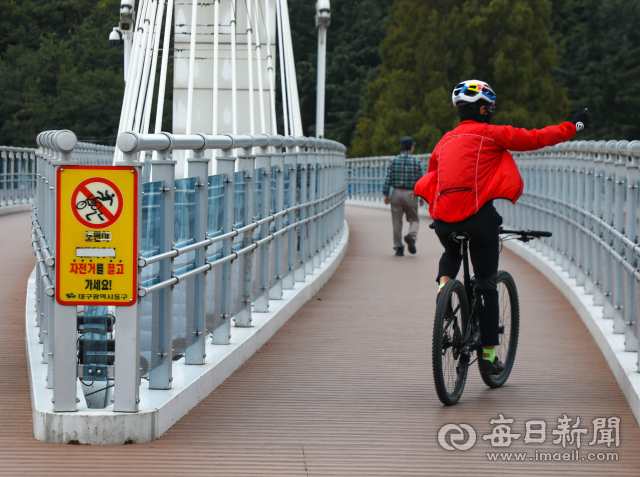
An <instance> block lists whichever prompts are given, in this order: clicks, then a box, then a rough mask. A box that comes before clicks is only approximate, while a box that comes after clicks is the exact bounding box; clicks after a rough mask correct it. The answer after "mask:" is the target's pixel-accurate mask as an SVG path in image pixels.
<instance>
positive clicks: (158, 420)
mask: <svg viewBox="0 0 640 477" xmlns="http://www.w3.org/2000/svg"><path fill="white" fill-rule="evenodd" d="M348 242H349V227H348V225H347V223H346V221H345V222H344V229H343V234H342V237H341V239H340V240H339V243H338V246H337V247H336V249H335V250H334V251H333V252H332V253H331V254H330V255H329V257H328V258H327V260H326V261H325V262H324V263H323V264H322V266H321V267H320V268H319V269H317V270H315V272H314V274H313V275H308V276H307V277H306V280H305V281H304V282H296V283H295V287H294V289H293V290H285V291H284V296H283V299H282V300H271V301H270V302H269V308H270V310H271V311H270V312H269V313H253V316H252V318H253V326H252V327H251V328H235V327H234V328H232V333H231V334H232V337H231V344H229V345H226V346H220V345H213V344H211V343H208V344H207V345H206V354H207V357H206V358H205V364H204V365H201V366H193V365H191V366H188V365H185V364H184V359H181V360H179V361H176V362H174V363H173V383H172V384H173V387H172V389H170V390H166V391H162V390H150V389H149V388H148V382H147V381H145V380H143V381H142V384H141V385H140V411H139V412H138V413H135V414H129V413H116V412H113V410H112V409H113V406H110V407H107V408H106V409H89V408H88V407H87V404H86V401H85V398H84V394H83V392H82V389H81V387H80V383H79V382H78V389H77V397H78V399H79V401H80V402H79V403H78V411H77V412H70V413H55V412H54V411H53V404H52V402H51V399H52V398H53V390H51V389H47V383H46V374H47V365H46V364H43V363H42V352H43V347H42V345H41V344H39V343H38V331H39V329H38V328H37V327H36V313H35V270H34V272H33V273H32V274H31V277H30V278H29V286H28V291H27V303H26V332H27V341H26V347H27V358H28V370H29V380H30V387H31V404H32V414H33V431H34V435H35V437H36V439H38V440H41V441H47V442H53V443H58V444H67V443H79V444H101V445H108V444H129V443H142V442H150V441H153V440H155V439H158V438H159V437H160V436H162V435H163V434H164V433H165V432H166V431H167V430H168V429H169V428H170V427H171V426H172V425H173V424H175V423H176V422H177V421H178V420H179V419H180V418H182V416H184V415H185V414H186V413H188V412H189V411H190V410H191V409H192V408H194V407H195V406H196V405H197V404H198V403H199V402H200V401H202V400H203V399H204V398H206V397H207V396H208V395H209V394H210V393H211V392H212V391H213V390H214V389H216V388H217V387H218V386H219V385H220V384H222V383H223V382H224V380H225V379H227V378H228V377H229V376H231V374H233V372H234V371H235V370H236V369H238V368H239V367H240V366H242V364H243V363H244V362H245V361H246V360H247V359H249V358H250V357H251V356H252V355H253V354H254V353H255V352H256V351H257V350H258V349H260V347H261V346H262V345H264V344H265V343H266V342H267V341H268V340H269V338H271V337H272V336H273V335H274V334H275V333H276V331H278V329H279V328H280V327H281V326H282V325H284V324H285V323H286V322H287V320H288V319H289V318H291V316H293V314H294V313H295V312H296V311H298V310H299V309H300V308H301V307H302V306H303V305H304V304H305V303H306V302H307V301H308V300H309V299H311V298H312V297H313V296H314V295H315V294H316V293H317V292H318V291H319V290H320V289H321V288H322V287H323V286H324V284H325V283H326V282H327V281H328V280H329V278H331V276H332V275H333V273H334V272H335V271H336V269H337V268H338V265H340V262H341V261H342V259H343V258H344V256H345V254H346V251H347V245H348Z"/></svg>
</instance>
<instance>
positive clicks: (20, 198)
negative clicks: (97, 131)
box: [0, 142, 115, 207]
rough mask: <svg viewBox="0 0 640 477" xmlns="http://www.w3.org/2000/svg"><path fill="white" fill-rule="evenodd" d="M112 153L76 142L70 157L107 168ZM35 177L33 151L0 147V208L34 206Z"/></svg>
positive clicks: (104, 148)
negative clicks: (23, 205)
mask: <svg viewBox="0 0 640 477" xmlns="http://www.w3.org/2000/svg"><path fill="white" fill-rule="evenodd" d="M114 152H115V148H114V147H110V146H101V145H97V144H91V143H85V142H79V143H77V146H76V148H75V149H74V151H73V153H72V158H73V160H74V161H77V162H78V163H79V164H86V165H109V164H111V162H112V161H113V154H114ZM36 178H37V172H36V149H29V148H25V147H10V146H0V207H11V206H14V205H21V204H31V203H33V201H34V200H35V193H36Z"/></svg>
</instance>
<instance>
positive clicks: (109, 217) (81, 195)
mask: <svg viewBox="0 0 640 477" xmlns="http://www.w3.org/2000/svg"><path fill="white" fill-rule="evenodd" d="M123 206H124V201H123V200H122V192H120V189H119V188H118V186H117V185H115V184H114V183H113V182H111V181H110V180H109V179H105V178H104V177H91V178H89V179H86V180H84V181H82V182H81V183H80V184H78V186H77V187H76V188H75V190H74V191H73V194H71V209H72V210H73V215H75V217H76V219H78V222H80V223H81V224H82V225H84V226H85V227H89V228H90V229H104V228H106V227H110V226H111V225H113V224H115V223H116V221H117V220H118V218H119V217H120V214H122V207H123Z"/></svg>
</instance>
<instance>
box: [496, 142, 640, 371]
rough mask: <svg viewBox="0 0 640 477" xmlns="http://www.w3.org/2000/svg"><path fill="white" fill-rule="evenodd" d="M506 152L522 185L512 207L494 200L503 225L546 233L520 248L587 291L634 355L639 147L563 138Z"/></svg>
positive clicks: (638, 277)
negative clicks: (555, 267) (530, 148)
mask: <svg viewBox="0 0 640 477" xmlns="http://www.w3.org/2000/svg"><path fill="white" fill-rule="evenodd" d="M513 155H514V158H515V160H516V163H517V164H518V168H519V169H520V174H521V175H522V178H523V180H524V184H525V188H524V192H523V194H522V197H521V198H520V200H518V202H517V203H516V205H515V206H512V205H511V204H509V203H508V202H506V201H496V206H497V208H498V210H499V212H501V214H502V215H503V218H504V221H505V223H507V224H509V226H512V227H516V228H526V229H543V230H549V231H551V232H553V237H550V238H548V239H543V240H536V241H534V242H531V243H529V244H528V245H529V246H530V247H532V248H535V249H536V250H538V251H539V252H541V253H542V255H544V256H546V258H547V259H548V260H549V261H550V262H553V263H555V264H556V265H558V266H560V267H562V270H564V271H565V272H567V273H568V275H569V277H570V278H574V279H575V280H576V283H577V285H578V286H580V287H584V291H585V293H587V294H592V295H593V301H594V304H595V305H597V306H602V309H603V318H606V319H611V320H612V327H613V332H614V333H618V334H624V335H625V340H624V341H625V350H626V351H629V352H637V351H638V325H637V322H638V315H639V312H640V311H639V308H638V284H639V283H640V273H639V271H638V258H639V255H640V246H639V245H638V209H639V208H638V200H639V194H638V187H639V186H640V171H639V169H638V165H639V164H640V162H639V161H640V142H638V141H633V142H629V141H570V142H566V143H563V144H559V145H557V146H554V147H547V148H543V149H540V150H538V151H534V152H527V153H514V154H513ZM639 371H640V369H639Z"/></svg>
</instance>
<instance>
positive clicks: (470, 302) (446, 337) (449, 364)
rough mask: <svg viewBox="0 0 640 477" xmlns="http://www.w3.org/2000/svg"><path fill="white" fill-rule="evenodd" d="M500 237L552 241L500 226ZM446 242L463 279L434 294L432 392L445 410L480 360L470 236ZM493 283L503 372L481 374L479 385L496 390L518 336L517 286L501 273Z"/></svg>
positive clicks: (531, 232)
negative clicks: (456, 252) (458, 258)
mask: <svg viewBox="0 0 640 477" xmlns="http://www.w3.org/2000/svg"><path fill="white" fill-rule="evenodd" d="M500 235H504V237H501V241H505V240H510V239H516V240H520V241H521V242H529V241H530V240H532V239H534V238H539V237H551V232H543V231H535V230H504V229H502V227H501V228H500ZM449 240H453V241H455V242H457V243H459V244H460V249H461V252H462V264H463V271H464V278H463V283H461V282H460V281H458V280H455V279H453V280H450V281H448V282H447V284H446V285H445V286H444V287H443V288H442V290H441V291H440V293H439V294H438V299H437V304H436V315H435V320H434V323H433V347H432V361H433V379H434V381H435V386H436V392H437V393H438V397H439V398H440V401H442V403H443V404H445V405H447V406H451V405H453V404H456V403H457V402H458V401H459V400H460V397H461V396H462V391H463V390H464V385H465V383H466V380H467V372H468V371H469V367H470V366H471V365H472V364H473V363H475V362H476V361H478V360H480V359H482V343H481V340H480V323H479V313H478V307H477V305H476V291H475V286H476V284H475V278H474V277H473V276H472V275H471V274H470V273H469V235H468V234H467V233H462V232H460V233H458V232H454V233H452V234H451V235H450V237H449ZM497 284H498V296H499V303H500V322H499V329H498V333H499V335H500V345H499V346H496V356H499V357H500V358H501V359H504V370H503V371H502V372H501V373H500V374H498V375H491V374H483V373H480V376H481V377H482V380H483V381H484V382H485V384H486V385H487V386H489V387H491V388H499V387H500V386H502V385H503V384H504V383H505V382H506V381H507V379H508V378H509V375H510V374H511V369H512V368H513V362H514V361H515V358H516V349H517V347H518V334H519V332H520V308H519V304H518V291H517V289H516V283H515V281H514V280H513V277H512V276H511V275H510V274H509V273H508V272H505V271H502V270H501V271H499V272H498V276H497ZM474 355H475V359H473V358H474ZM472 359H473V361H472ZM478 364H479V363H478Z"/></svg>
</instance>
